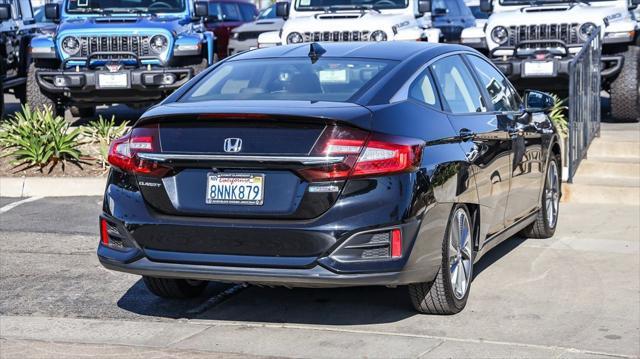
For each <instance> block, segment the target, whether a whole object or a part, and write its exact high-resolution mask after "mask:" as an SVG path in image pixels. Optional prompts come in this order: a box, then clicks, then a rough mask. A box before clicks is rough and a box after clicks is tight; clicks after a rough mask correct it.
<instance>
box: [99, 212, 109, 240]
mask: <svg viewBox="0 0 640 359" xmlns="http://www.w3.org/2000/svg"><path fill="white" fill-rule="evenodd" d="M100 240H101V241H102V244H104V245H105V246H108V245H109V230H108V229H107V220H106V219H104V218H100Z"/></svg>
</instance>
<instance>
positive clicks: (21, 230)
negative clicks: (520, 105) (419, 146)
mask: <svg viewBox="0 0 640 359" xmlns="http://www.w3.org/2000/svg"><path fill="white" fill-rule="evenodd" d="M15 201H16V199H7V198H2V199H0V208H5V207H6V206H7V205H10V204H11V203H12V202H15ZM100 206H101V198H99V197H67V198H42V199H37V200H34V201H32V202H27V203H22V204H19V205H17V206H14V207H13V208H11V209H9V210H7V211H5V212H4V213H2V214H1V215H0V288H2V290H1V291H0V315H2V319H1V320H0V333H1V334H0V337H1V338H2V342H0V345H1V346H2V348H3V349H2V350H1V351H0V355H1V356H3V357H16V356H20V355H19V353H33V356H53V357H55V356H56V355H55V353H60V352H68V353H76V354H77V355H78V356H80V355H81V354H82V353H94V354H95V353H104V354H105V355H129V356H131V357H137V356H140V357H142V356H145V357H146V356H148V357H168V356H174V355H176V353H182V354H183V355H187V356H193V357H199V356H206V355H207V354H212V353H216V354H217V355H218V356H223V357H229V356H230V355H266V356H288V357H336V356H354V357H364V356H368V357H419V356H428V357H459V356H472V357H496V356H500V357H504V356H518V357H522V356H525V357H580V358H582V357H611V356H614V357H637V356H638V355H640V348H639V343H640V328H639V324H640V297H639V296H640V294H639V293H640V263H639V261H638V258H639V240H638V238H640V224H638V218H640V208H639V207H636V206H616V205H586V204H580V205H578V204H566V203H565V204H563V206H562V207H561V217H560V223H559V228H558V231H557V232H556V233H557V234H556V236H555V237H554V238H552V239H549V240H533V239H523V238H513V239H511V240H509V241H507V242H505V243H503V244H502V245H500V246H499V247H497V248H496V249H495V250H494V251H492V252H491V253H490V254H488V255H487V256H486V257H484V258H483V259H482V260H481V261H480V262H479V263H478V264H477V266H476V273H475V279H474V282H473V285H472V289H471V296H470V299H469V303H468V305H467V308H466V309H465V310H464V311H463V312H462V313H460V314H458V315H455V316H425V315H418V314H416V313H415V312H414V311H413V309H412V307H411V304H410V303H409V301H408V296H407V294H406V288H377V287H367V288H347V289H286V288H260V287H247V288H242V287H233V286H231V285H228V284H212V285H210V286H209V288H208V291H207V293H206V295H205V296H203V297H201V298H198V299H195V300H189V301H167V300H161V299H159V298H156V297H154V296H152V295H151V294H150V293H149V292H147V291H146V289H145V287H144V285H143V284H142V282H141V280H140V279H139V277H137V276H133V275H128V274H123V273H115V272H111V271H108V270H105V269H103V268H102V267H101V266H100V264H99V263H98V260H97V258H96V255H95V249H96V245H97V241H98V227H97V216H98V214H99V211H100ZM230 289H231V290H230ZM220 293H224V294H223V295H220ZM27 348H28V350H27ZM98 349H99V350H98ZM25 350H26V351H25ZM109 353H110V354H109Z"/></svg>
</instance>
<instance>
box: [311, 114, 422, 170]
mask: <svg viewBox="0 0 640 359" xmlns="http://www.w3.org/2000/svg"><path fill="white" fill-rule="evenodd" d="M423 146H424V142H423V141H420V140H416V139H411V138H404V137H397V136H387V135H381V134H375V133H374V134H369V133H367V132H364V131H361V130H356V129H348V128H344V127H339V126H332V127H328V128H327V130H325V132H324V133H323V134H322V136H321V137H320V139H319V140H318V142H317V143H316V145H315V146H314V148H313V150H312V152H311V154H312V155H316V156H326V157H342V158H343V159H342V161H340V162H338V163H333V164H331V165H327V166H323V167H314V168H306V169H303V170H301V171H300V174H301V175H302V176H303V177H304V178H305V179H307V180H309V181H334V180H343V179H347V178H355V177H372V176H381V175H389V174H394V173H402V172H410V171H413V170H415V169H417V168H418V167H419V165H420V161H421V159H422V158H421V154H422V148H423Z"/></svg>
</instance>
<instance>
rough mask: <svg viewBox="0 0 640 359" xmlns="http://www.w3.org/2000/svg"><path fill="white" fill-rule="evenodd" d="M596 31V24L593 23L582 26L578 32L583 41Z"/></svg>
mask: <svg viewBox="0 0 640 359" xmlns="http://www.w3.org/2000/svg"><path fill="white" fill-rule="evenodd" d="M594 31H596V24H594V23H592V22H585V23H584V24H582V25H580V31H578V34H580V38H581V39H582V40H586V39H588V38H589V36H591V34H592V33H593V32H594Z"/></svg>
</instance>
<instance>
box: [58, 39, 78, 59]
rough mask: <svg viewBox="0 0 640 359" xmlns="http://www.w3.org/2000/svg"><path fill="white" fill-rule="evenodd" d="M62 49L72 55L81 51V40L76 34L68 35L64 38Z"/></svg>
mask: <svg viewBox="0 0 640 359" xmlns="http://www.w3.org/2000/svg"><path fill="white" fill-rule="evenodd" d="M62 51H63V52H64V53H65V54H67V55H70V56H73V55H75V54H77V53H78V52H80V41H79V40H78V38H77V37H75V36H67V37H65V38H64V39H62Z"/></svg>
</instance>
